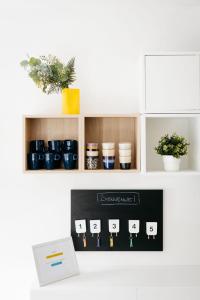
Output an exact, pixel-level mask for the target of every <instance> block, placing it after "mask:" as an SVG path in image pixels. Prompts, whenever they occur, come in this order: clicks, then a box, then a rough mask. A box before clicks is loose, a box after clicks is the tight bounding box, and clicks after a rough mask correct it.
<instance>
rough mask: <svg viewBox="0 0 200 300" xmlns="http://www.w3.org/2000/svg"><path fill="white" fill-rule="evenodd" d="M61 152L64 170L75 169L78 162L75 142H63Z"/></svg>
mask: <svg viewBox="0 0 200 300" xmlns="http://www.w3.org/2000/svg"><path fill="white" fill-rule="evenodd" d="M62 150H63V165H64V168H65V169H67V170H73V169H76V168H77V162H78V142H77V141H76V140H64V141H63V144H62Z"/></svg>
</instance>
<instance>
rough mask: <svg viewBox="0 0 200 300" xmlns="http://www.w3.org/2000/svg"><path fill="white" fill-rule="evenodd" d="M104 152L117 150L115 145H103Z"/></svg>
mask: <svg viewBox="0 0 200 300" xmlns="http://www.w3.org/2000/svg"><path fill="white" fill-rule="evenodd" d="M102 149H103V150H112V149H115V143H102Z"/></svg>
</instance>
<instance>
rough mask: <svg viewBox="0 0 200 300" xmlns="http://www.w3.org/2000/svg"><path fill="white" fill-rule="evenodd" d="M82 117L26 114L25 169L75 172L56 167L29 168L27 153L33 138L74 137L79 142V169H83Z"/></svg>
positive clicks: (56, 138) (62, 138)
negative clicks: (46, 168) (53, 168)
mask: <svg viewBox="0 0 200 300" xmlns="http://www.w3.org/2000/svg"><path fill="white" fill-rule="evenodd" d="M80 129H81V118H80V116H77V115H73V116H67V117H65V116H39V115H37V116H25V117H24V170H25V171H28V172H34V173H36V172H48V173H50V172H56V171H58V172H63V171H66V172H75V171H77V170H70V171H68V170H64V169H56V170H52V171H48V170H36V171H32V170H28V167H27V153H28V152H29V142H30V141H31V140H36V139H39V140H45V142H46V143H47V141H48V140H59V139H60V140H64V139H74V140H77V141H78V142H79V158H80V159H79V161H78V170H79V171H80V170H81V147H80V144H81V133H80Z"/></svg>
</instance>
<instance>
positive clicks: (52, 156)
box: [44, 152, 61, 170]
mask: <svg viewBox="0 0 200 300" xmlns="http://www.w3.org/2000/svg"><path fill="white" fill-rule="evenodd" d="M60 162H61V155H60V154H58V153H52V152H46V153H45V154H44V167H45V169H47V170H53V169H58V168H59V167H60Z"/></svg>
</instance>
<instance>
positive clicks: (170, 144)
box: [155, 133, 189, 158]
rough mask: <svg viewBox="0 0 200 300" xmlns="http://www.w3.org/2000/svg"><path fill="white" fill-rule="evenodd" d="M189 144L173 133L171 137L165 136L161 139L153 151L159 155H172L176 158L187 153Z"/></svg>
mask: <svg viewBox="0 0 200 300" xmlns="http://www.w3.org/2000/svg"><path fill="white" fill-rule="evenodd" d="M188 146H189V143H188V142H187V140H186V139H185V138H184V137H183V136H179V135H177V134H176V133H173V134H172V135H171V136H169V134H166V135H164V136H162V137H161V139H160V140H159V142H158V146H157V147H155V151H156V152H157V154H160V155H172V156H174V157H176V158H179V157H180V156H183V155H186V154H187V153H188Z"/></svg>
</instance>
